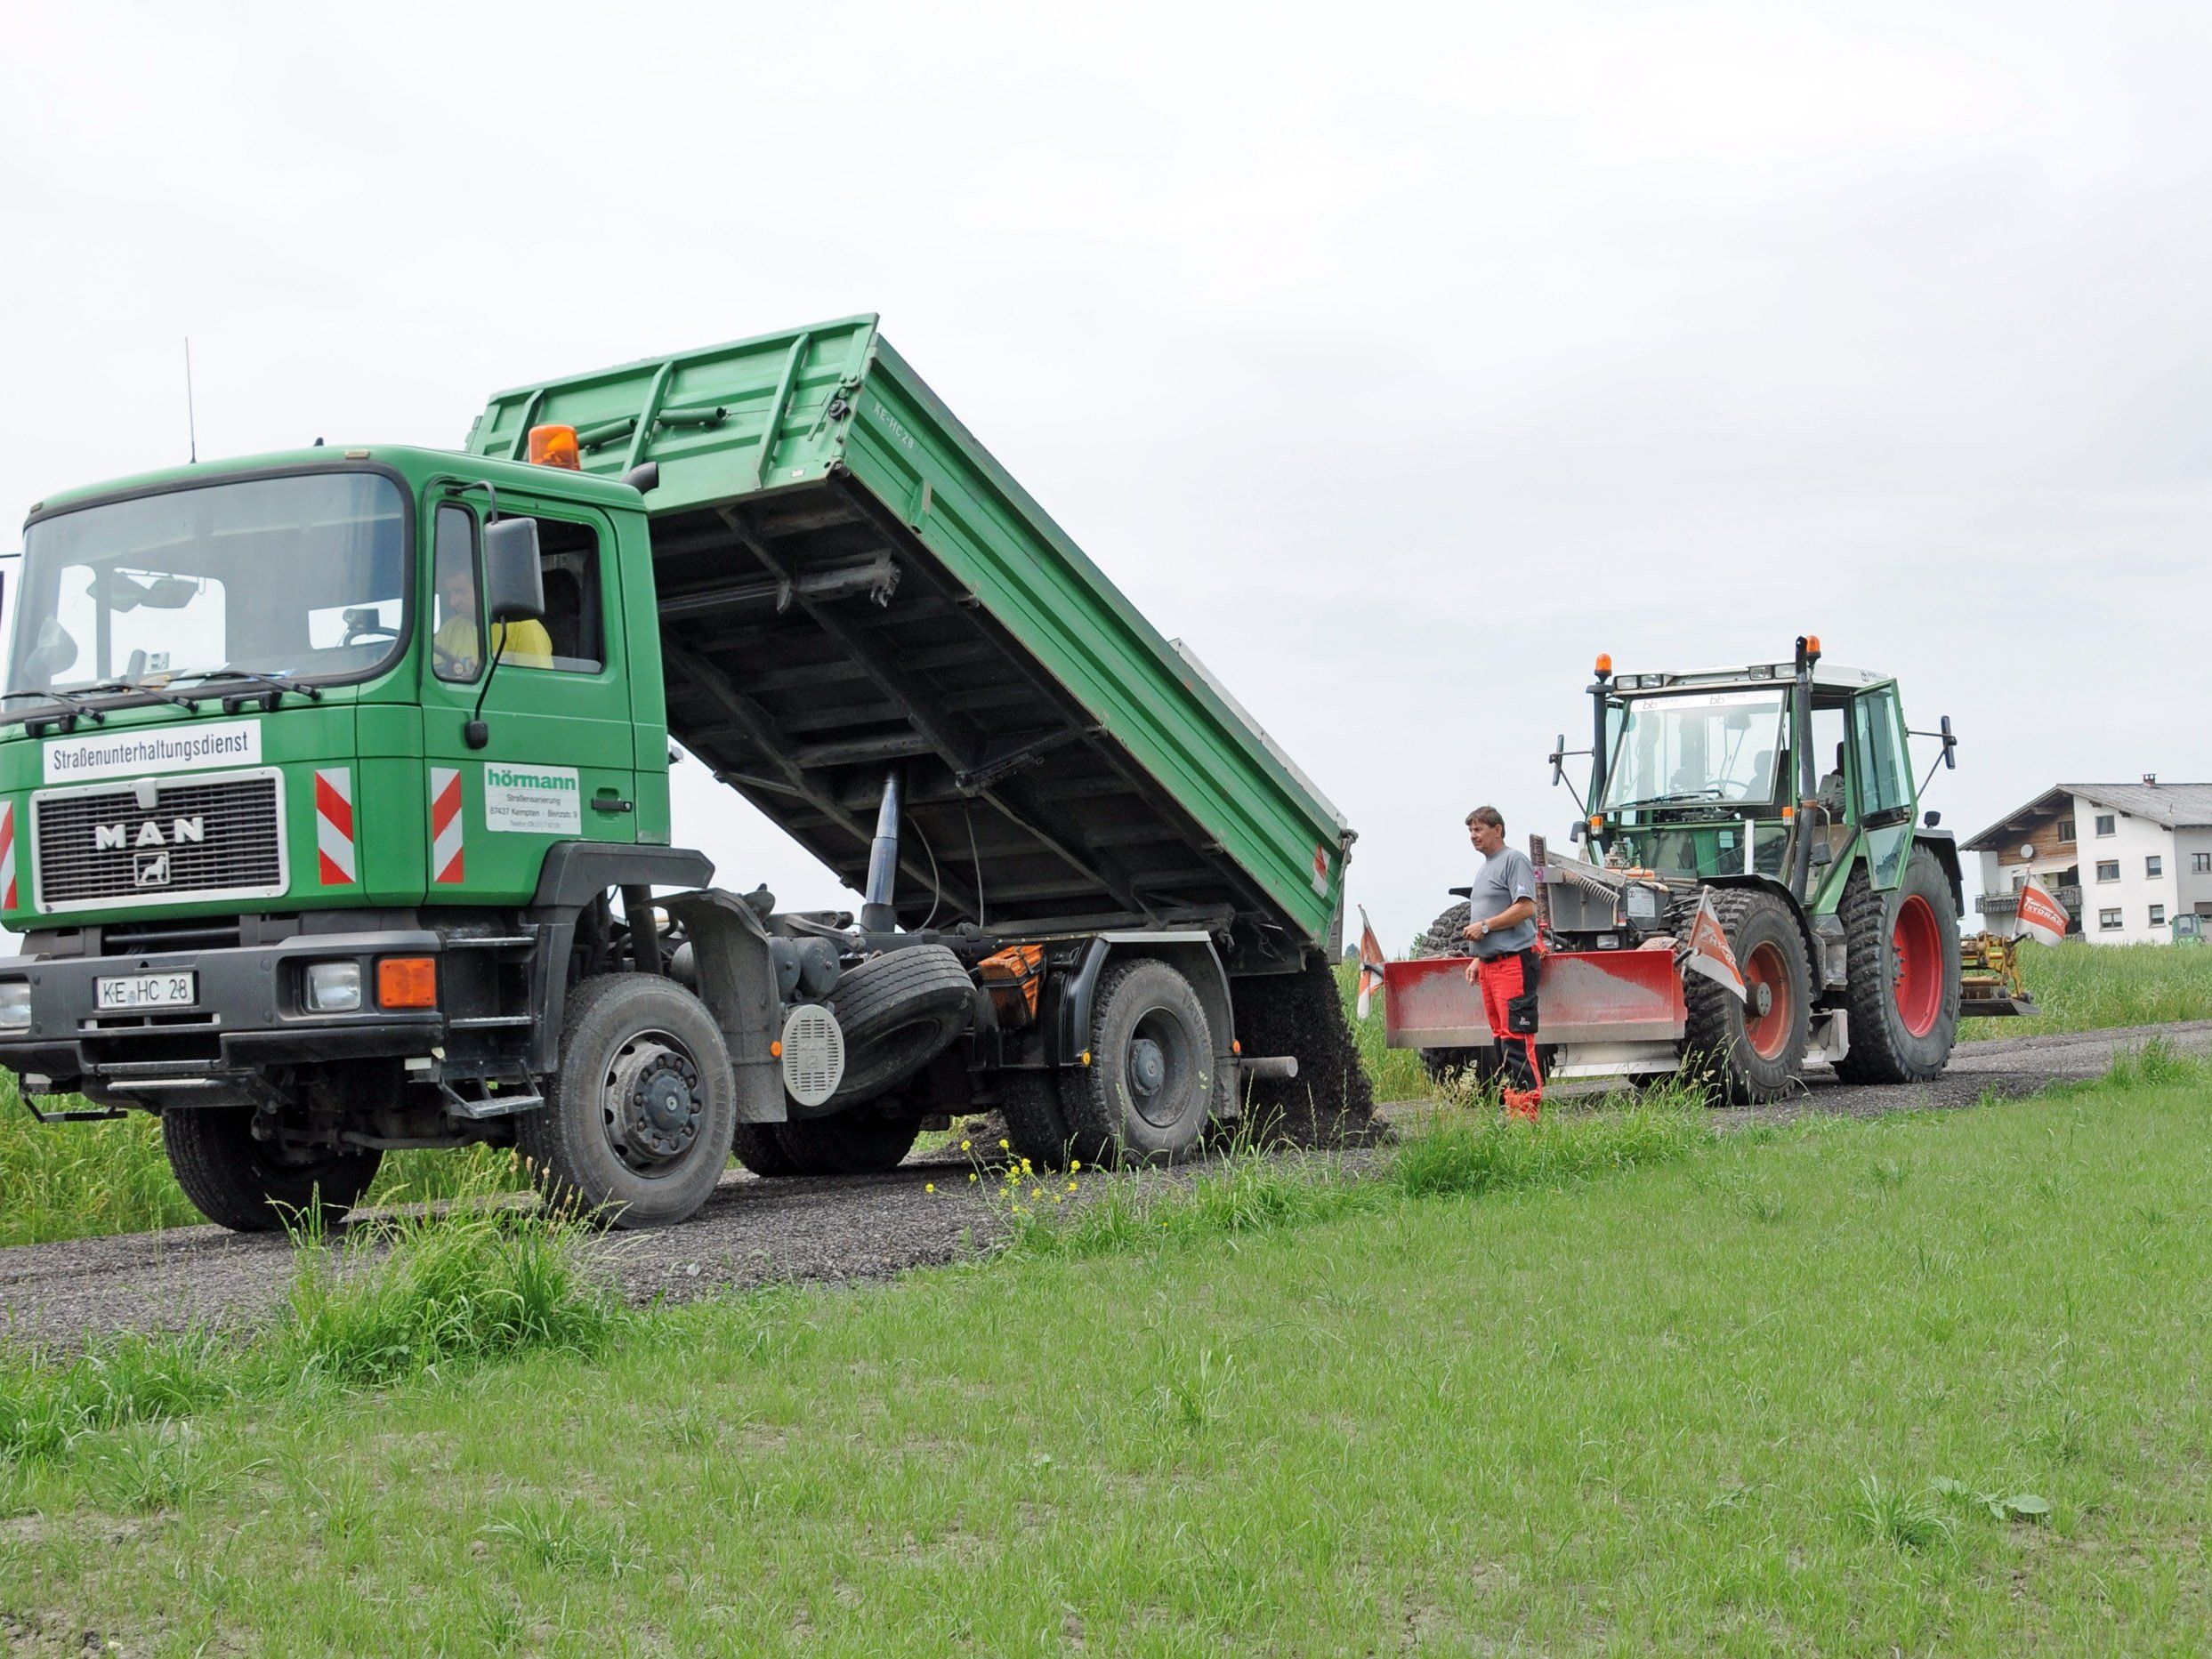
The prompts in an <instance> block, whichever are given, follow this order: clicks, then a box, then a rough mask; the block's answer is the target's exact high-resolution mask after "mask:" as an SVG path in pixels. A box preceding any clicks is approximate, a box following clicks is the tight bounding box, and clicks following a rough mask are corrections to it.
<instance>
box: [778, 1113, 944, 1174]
mask: <svg viewBox="0 0 2212 1659" xmlns="http://www.w3.org/2000/svg"><path fill="white" fill-rule="evenodd" d="M899 1104H900V1102H899V1101H898V1100H897V1099H895V1098H893V1099H888V1100H879V1101H875V1102H871V1103H870V1104H868V1105H866V1106H858V1107H853V1108H852V1110H851V1111H850V1112H840V1113H838V1114H837V1115H836V1116H835V1117H803V1118H793V1119H792V1120H791V1121H790V1122H789V1123H777V1124H775V1125H773V1127H774V1130H775V1133H776V1139H777V1140H779V1141H781V1142H782V1143H783V1149H784V1152H785V1155H786V1156H788V1157H789V1158H790V1160H791V1162H792V1163H793V1164H794V1165H795V1166H796V1168H797V1172H798V1173H800V1174H801V1175H880V1174H882V1173H883V1172H884V1171H886V1170H895V1169H897V1168H898V1167H899V1165H900V1164H902V1163H904V1162H905V1161H906V1156H907V1154H908V1153H909V1152H911V1151H913V1150H914V1140H915V1137H916V1136H917V1135H919V1134H920V1133H921V1132H922V1120H921V1118H920V1117H919V1116H918V1115H916V1114H914V1113H912V1112H908V1111H901V1110H886V1109H884V1108H885V1107H894V1108H895V1107H898V1106H899Z"/></svg>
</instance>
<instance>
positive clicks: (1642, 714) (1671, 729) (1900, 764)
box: [1554, 639, 1953, 901]
mask: <svg viewBox="0 0 2212 1659" xmlns="http://www.w3.org/2000/svg"><path fill="white" fill-rule="evenodd" d="M1610 667H1611V664H1610V663H1609V662H1607V661H1606V660H1605V659H1600V672H1599V673H1598V676H1597V679H1596V682H1595V683H1594V685H1592V687H1591V688H1590V693H1591V697H1592V699H1593V704H1594V721H1593V734H1592V749H1591V752H1590V755H1591V778H1590V795H1589V800H1588V802H1587V811H1586V817H1585V818H1584V821H1583V823H1582V825H1581V827H1580V833H1581V834H1582V835H1583V836H1586V837H1587V839H1588V840H1589V842H1590V843H1591V851H1592V856H1593V858H1594V859H1595V860H1597V861H1599V862H1602V863H1604V864H1606V865H1609V866H1614V867H1622V866H1629V867H1635V868H1641V869H1646V870H1650V871H1652V872H1654V873H1655V874H1659V875H1662V876H1666V877H1670V878H1675V879H1678V880H1686V881H1698V882H1709V881H1714V880H1716V879H1725V878H1728V877H1740V876H1764V877H1766V878H1767V879H1769V880H1771V881H1773V882H1779V883H1780V884H1782V885H1783V886H1785V887H1788V888H1789V889H1790V890H1792V891H1793V892H1794V893H1795V894H1796V896H1797V897H1798V898H1799V899H1800V900H1801V901H1804V900H1809V899H1811V898H1812V896H1813V895H1814V894H1816V893H1817V892H1818V891H1819V890H1820V889H1821V888H1822V887H1824V886H1826V885H1828V883H1829V881H1830V880H1831V879H1832V878H1834V877H1835V876H1837V875H1838V874H1840V873H1841V872H1842V871H1843V870H1845V868H1847V867H1848V866H1850V865H1851V864H1852V863H1853V858H1854V857H1855V855H1856V853H1857V851H1858V850H1859V845H1860V842H1861V837H1863V838H1864V847H1865V852H1866V854H1867V858H1868V861H1869V866H1871V871H1870V873H1871V875H1872V879H1873V885H1874V886H1875V888H1876V889H1877V890H1887V889H1890V888H1893V887H1894V886H1895V885H1896V883H1897V881H1898V878H1899V876H1900V874H1901V872H1902V868H1903V865H1904V860H1905V857H1906V855H1907V854H1908V853H1909V850H1910V848H1911V845H1912V842H1913V829H1912V825H1913V819H1914V817H1915V807H1916V803H1917V793H1918V792H1917V790H1916V789H1915V788H1914V786H1913V780H1912V775H1911V771H1910V764H1909V753H1908V750H1907V747H1906V741H1907V736H1908V734H1907V732H1906V729H1905V725H1904V719H1903V714H1902V712H1901V707H1900V704H1899V699H1898V690H1897V682H1896V681H1895V680H1894V679H1892V678H1890V677H1888V676H1885V675H1882V674H1877V673H1873V672H1869V671H1867V670H1864V669H1856V668H1841V667H1831V666H1829V665H1827V664H1823V663H1821V661H1820V642H1819V640H1812V639H1808V640H1805V641H1804V642H1803V643H1802V648H1801V650H1800V653H1799V656H1798V658H1797V660H1795V661H1791V662H1781V663H1754V664H1748V665H1747V666H1744V667H1741V668H1724V669H1713V670H1706V671H1702V672H1688V673H1634V674H1621V675H1619V676H1617V677H1616V676H1614V675H1612V674H1611V672H1610ZM1930 735H1931V736H1940V737H1942V742H1943V751H1942V759H1943V760H1944V761H1946V762H1949V761H1950V760H1951V749H1952V745H1953V740H1952V738H1951V736H1950V721H1948V720H1946V721H1944V722H1943V725H1942V731H1941V732H1940V733H1933V734H1930ZM1563 743H1564V740H1563V739H1562V747H1563ZM1560 759H1563V756H1558V757H1554V761H1555V766H1556V762H1557V761H1558V760H1560ZM1801 829H1802V830H1803V831H1804V834H1803V836H1802V838H1801V837H1800V834H1799V832H1800V830H1801ZM1801 857H1802V866H1803V868H1802V872H1800V869H1799V864H1800V858H1801Z"/></svg>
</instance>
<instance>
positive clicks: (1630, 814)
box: [1392, 638, 2028, 1101]
mask: <svg viewBox="0 0 2212 1659" xmlns="http://www.w3.org/2000/svg"><path fill="white" fill-rule="evenodd" d="M1611 668H1612V664H1611V659H1610V658H1607V657H1602V656H1601V657H1600V658H1599V659H1598V663H1597V675H1596V680H1595V682H1594V684H1593V685H1592V686H1591V687H1590V697H1591V703H1592V708H1593V725H1592V743H1591V746H1590V748H1588V749H1587V750H1577V751H1571V752H1570V751H1569V750H1568V749H1567V746H1566V738H1565V737H1563V736H1562V737H1561V738H1560V740H1559V743H1558V745H1557V747H1556V748H1555V749H1554V752H1553V753H1552V755H1551V763H1552V776H1553V782H1554V785H1556V784H1559V783H1562V782H1563V781H1565V779H1566V770H1565V767H1566V762H1567V761H1568V759H1569V758H1570V753H1571V754H1586V755H1588V756H1589V758H1590V789H1589V798H1588V799H1587V801H1583V800H1582V799H1581V798H1580V797H1579V796H1578V798H1577V804H1578V806H1579V807H1581V809H1582V817H1581V819H1580V821H1579V823H1578V825H1577V827H1576V830H1575V839H1576V840H1577V841H1578V842H1581V843H1582V851H1583V856H1582V857H1578V858H1572V857H1570V858H1565V859H1560V858H1547V857H1546V855H1545V852H1544V850H1543V847H1542V844H1541V842H1538V843H1537V845H1536V851H1537V862H1538V866H1539V875H1540V883H1539V895H1540V898H1539V911H1540V914H1541V919H1542V922H1543V925H1544V930H1545V935H1546V948H1547V950H1548V951H1550V952H1551V961H1552V965H1551V966H1550V967H1547V969H1546V975H1545V988H1544V992H1543V996H1542V1011H1541V1015H1540V1019H1541V1021H1542V1025H1541V1028H1540V1033H1539V1042H1545V1041H1546V1037H1547V1036H1548V1035H1549V1034H1552V1033H1554V1032H1556V1033H1557V1034H1558V1035H1557V1037H1556V1039H1555V1040H1553V1041H1551V1042H1549V1043H1548V1044H1547V1046H1548V1047H1549V1048H1550V1050H1551V1054H1550V1059H1551V1060H1552V1062H1553V1070H1552V1072H1551V1075H1553V1076H1554V1078H1556V1079H1559V1080H1562V1081H1563V1080H1568V1079H1571V1078H1578V1077H1592V1076H1603V1075H1651V1074H1655V1073H1671V1072H1676V1071H1680V1072H1683V1073H1686V1074H1689V1075H1697V1076H1700V1077H1702V1078H1704V1079H1706V1080H1707V1081H1709V1082H1710V1083H1713V1084H1714V1085H1715V1086H1716V1089H1717V1090H1718V1091H1719V1092H1720V1093H1722V1094H1723V1095H1724V1096H1725V1097H1726V1098H1728V1099H1734V1100H1740V1101H1763V1100H1771V1099H1777V1098H1779V1097H1780V1096H1783V1095H1786V1094H1788V1093H1790V1092H1792V1091H1795V1090H1796V1088H1797V1087H1798V1086H1799V1084H1800V1082H1801V1079H1802V1078H1803V1076H1804V1068H1805V1067H1806V1065H1807V1063H1808V1062H1812V1061H1825V1062H1827V1063H1829V1065H1831V1066H1832V1067H1834V1070H1835V1073H1836V1075H1837V1076H1838V1077H1840V1078H1842V1079H1844V1080H1845V1081H1847V1082H1853V1083H1916V1082H1924V1081H1925V1080H1927V1079H1929V1078H1932V1077H1934V1076H1936V1075H1938V1074H1940V1073H1941V1072H1942V1070H1943V1068H1944V1067H1945V1066H1946V1064H1947V1063H1948V1062H1949V1061H1950V1053H1951V1048H1952V1045H1953V1043H1955V1042H1956V1040H1957V1038H1958V1021H1959V1019H1960V1018H1961V1017H1962V1015H1993V1014H2005V1013H2014V1012H2019V1011H2022V1009H2023V1008H2024V1007H2026V1006H2028V1004H2027V1003H2026V999H2025V998H2024V996H2022V995H2014V993H2016V992H2017V990H2018V987H2016V986H2009V987H2008V986H2006V985H2005V984H2002V983H2000V982H1998V978H1996V977H1995V976H1989V975H1984V976H1982V977H1981V979H1976V978H1974V976H1966V975H1962V972H1961V957H1962V941H1961V939H1960V937H1959V929H1958V917H1959V911H1960V908H1961V905H1962V901H1963V897H1964V895H1963V889H1962V883H1961V881H1960V870H1959V862H1958V846H1957V843H1956V842H1954V840H1953V839H1952V837H1951V835H1950V832H1948V831H1944V830H1939V829H1938V828H1936V827H1935V825H1936V822H1937V815H1936V814H1935V813H1933V812H1930V813H1928V814H1927V815H1926V816H1925V819H1923V818H1922V817H1921V816H1920V813H1919V809H1918V797H1919V793H1920V789H1921V788H1924V787H1925V783H1926V781H1927V780H1926V779H1925V778H1923V779H1922V780H1921V783H1920V785H1918V786H1916V785H1915V783H1914V779H1913V776H1912V772H1911V769H1910V755H1909V749H1908V738H1909V737H1912V736H1920V737H1931V738H1934V739H1937V740H1938V741H1939V742H1940V744H1941V751H1940V753H1939V754H1938V755H1937V757H1936V764H1940V765H1944V766H1956V765H1957V763H1958V762H1957V760H1956V755H1955V751H1956V748H1957V739H1956V738H1955V737H1953V736H1952V733H1951V726H1950V719H1949V717H1948V716H1947V717H1945V718H1944V720H1943V721H1942V723H1941V726H1940V728H1939V729H1937V730H1935V731H1933V732H1922V733H1911V732H1909V731H1908V729H1907V728H1906V725H1905V718H1904V713H1903V709H1902V706H1901V703H1900V701H1899V697H1898V690H1897V682H1896V681H1895V680H1893V679H1892V678H1890V677H1888V676H1886V675H1883V674H1877V673H1869V672H1862V671H1861V670H1857V669H1845V668H1833V667H1829V666H1826V665H1824V664H1822V663H1821V660H1820V641H1819V640H1817V639H1813V638H1804V639H1800V640H1798V641H1797V643H1796V654H1795V656H1794V658H1793V659H1792V660H1791V661H1788V662H1783V663H1757V664H1750V665H1748V666H1747V667H1742V668H1729V669H1723V670H1717V671H1712V672H1696V673H1637V674H1620V675H1618V676H1616V675H1615V674H1614V673H1613V672H1611ZM1929 776H1930V777H1932V776H1933V767H1931V768H1930V773H1929ZM1701 918H1702V919H1703V924H1704V925H1703V928H1702V930H1701V928H1700V919H1701ZM1465 921H1466V906H1465V905H1459V906H1455V907H1454V908H1453V909H1451V910H1449V911H1447V912H1446V913H1445V914H1443V915H1441V916H1440V917H1438V918H1437V921H1436V922H1435V924H1434V925H1433V927H1432V928H1431V930H1430V931H1429V933H1428V934H1427V935H1426V936H1425V938H1424V940H1423V942H1422V946H1421V947H1420V948H1419V950H1418V951H1417V954H1419V955H1423V956H1434V957H1445V956H1449V957H1457V956H1459V955H1461V954H1463V953H1464V950H1465V946H1462V945H1460V944H1459V943H1458V938H1459V933H1458V930H1459V928H1460V927H1461V926H1463V925H1465ZM1714 921H1717V922H1718V923H1719V927H1720V930H1721V931H1722V932H1724V934H1725V938H1726V945H1727V952H1726V954H1732V956H1733V958H1734V962H1733V966H1734V968H1735V970H1736V974H1735V975H1733V976H1732V975H1730V974H1729V973H1728V972H1726V971H1725V969H1724V968H1722V969H1721V970H1719V971H1714V970H1713V969H1714V968H1715V966H1716V964H1715V962H1713V961H1712V959H1711V958H1712V955H1713V953H1711V952H1709V951H1707V952H1704V953H1701V952H1700V951H1699V948H1698V942H1699V938H1700V937H1701V936H1702V937H1703V938H1705V939H1706V940H1707V944H1708V945H1709V944H1710V943H1711V923H1712V922H1714ZM1667 945H1671V946H1673V947H1674V954H1675V962H1676V963H1677V964H1678V966H1679V969H1680V971H1679V972H1678V973H1677V974H1675V975H1673V976H1668V975H1666V974H1664V973H1662V972H1659V971H1655V970H1657V969H1658V964H1657V963H1656V962H1652V961H1651V958H1650V957H1649V956H1646V957H1645V960H1644V962H1640V963H1639V962H1631V961H1629V960H1628V959H1627V957H1625V956H1623V955H1621V954H1617V953H1637V952H1643V951H1648V950H1650V949H1651V948H1652V947H1653V946H1662V947H1663V946H1667ZM1436 966H1437V967H1439V968H1441V963H1438V964H1436ZM1429 977H1433V976H1429ZM1738 979H1740V987H1741V989H1740V991H1739V989H1738V987H1737V983H1736V981H1737V980H1738ZM1982 979H1987V980H1989V981H1990V982H1989V983H1988V984H1987V985H1983V984H1982V982H1981V981H1982ZM1675 981H1678V983H1679V992H1678V993H1677V992H1676V991H1675V988H1674V982H1675ZM1969 981H1972V983H1969ZM1646 982H1649V983H1648V984H1647V983H1646ZM1425 983H1426V980H1425V978H1424V976H1422V975H1420V974H1417V973H1412V972H1409V973H1408V974H1407V975H1406V988H1407V991H1408V995H1407V996H1406V997H1405V999H1404V1002H1405V1014H1404V1027H1405V1028H1404V1030H1403V1032H1402V1034H1399V1035H1393V1039H1392V1040H1393V1043H1399V1044H1400V1045H1401V1046H1409V1047H1413V1046H1418V1047H1421V1048H1422V1049H1423V1051H1424V1058H1425V1059H1426V1060H1428V1061H1429V1062H1430V1064H1431V1067H1432V1070H1440V1069H1441V1070H1449V1069H1451V1068H1454V1067H1459V1066H1469V1065H1471V1066H1473V1067H1476V1068H1477V1069H1478V1070H1480V1069H1481V1061H1482V1059H1485V1058H1487V1057H1486V1056H1485V1055H1483V1054H1482V1053H1481V1051H1479V1050H1471V1049H1466V1048H1450V1049H1447V1048H1444V1047H1441V1046H1433V1045H1434V1044H1436V1043H1437V1040H1438V1038H1439V1037H1440V1036H1442V1035H1445V1034H1447V1033H1449V1034H1450V1035H1451V1036H1452V1038H1453V1039H1454V1040H1456V1041H1457V1042H1461V1043H1464V1042H1466V1041H1468V1040H1470V1039H1472V1040H1474V1041H1476V1042H1480V1041H1481V1035H1483V1034H1480V1033H1476V1032H1473V1031H1472V1030H1471V1029H1470V1028H1469V1023H1468V1022H1467V1020H1466V1019H1465V1016H1463V1015H1457V1014H1454V1013H1452V1012H1451V1011H1449V1009H1448V1008H1446V1007H1445V1005H1444V1004H1443V1003H1442V1001H1441V998H1442V996H1443V994H1444V993H1443V987H1442V985H1441V982H1440V984H1439V987H1438V989H1437V991H1436V992H1435V993H1433V995H1435V996H1436V997H1437V998H1438V999H1439V1000H1438V1002H1437V1003H1436V1006H1435V1011H1434V1012H1433V1013H1432V1012H1428V1011H1425V1010H1424V1009H1423V1006H1422V1004H1421V1003H1420V1002H1419V1000H1418V995H1419V988H1420V987H1422V986H1425ZM1632 984H1633V985H1635V986H1637V987H1643V992H1641V993H1639V994H1640V995H1643V994H1647V993H1648V994H1649V995H1650V997H1651V999H1652V1000H1651V1001H1649V1002H1648V1003H1646V1004H1644V1005H1641V1006H1638V1007H1635V1008H1633V1009H1632V1008H1630V1007H1629V1006H1628V1005H1627V1003H1624V1002H1623V1000H1622V998H1623V996H1624V995H1625V991H1626V987H1630V986H1631V985H1632ZM1662 1002H1665V1003H1671V1017H1670V1015H1669V1011H1668V1010H1667V1009H1666V1008H1663V1007H1662V1006H1661V1005H1660V1004H1661V1003H1662ZM1393 1018H1395V1015H1394V1016H1393ZM1455 1020H1457V1021H1458V1022H1459V1023H1458V1024H1457V1025H1455V1024H1454V1021H1455ZM1424 1028H1425V1029H1424Z"/></svg>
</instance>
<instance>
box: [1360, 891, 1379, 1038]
mask: <svg viewBox="0 0 2212 1659" xmlns="http://www.w3.org/2000/svg"><path fill="white" fill-rule="evenodd" d="M1382 988H1383V947H1382V946H1381V945H1380V944H1378V943H1377V942H1376V938H1375V924H1374V923H1373V922H1369V921H1368V919H1367V906H1365V905H1361V906H1360V1019H1366V1018H1367V1011H1368V1006H1369V1004H1370V1003H1372V1002H1373V1001H1374V998H1375V994H1376V992H1377V991H1379V990H1381V989H1382Z"/></svg>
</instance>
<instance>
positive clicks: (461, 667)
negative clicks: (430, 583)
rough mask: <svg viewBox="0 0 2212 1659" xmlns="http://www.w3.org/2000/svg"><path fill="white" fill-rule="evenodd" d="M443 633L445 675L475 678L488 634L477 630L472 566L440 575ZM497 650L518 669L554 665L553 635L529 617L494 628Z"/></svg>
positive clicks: (436, 648)
mask: <svg viewBox="0 0 2212 1659" xmlns="http://www.w3.org/2000/svg"><path fill="white" fill-rule="evenodd" d="M438 614H439V617H440V621H439V624H438V632H437V633H436V634H435V635H434V636H433V637H432V641H431V649H432V653H433V654H434V655H435V656H436V657H437V659H438V664H437V665H438V672H439V675H440V678H442V679H446V680H473V679H475V678H476V670H477V666H478V663H477V652H478V651H479V650H480V648H481V645H480V640H481V637H482V636H481V634H480V632H479V630H478V628H477V616H476V572H475V571H474V570H473V569H472V568H470V567H469V566H467V565H465V564H453V565H448V566H447V568H445V569H443V570H441V571H440V572H439V573H438ZM491 648H492V649H493V650H494V651H496V652H497V653H498V656H499V660H500V661H501V662H503V663H510V664H513V665H514V666H515V667H517V668H551V667H552V666H553V636H552V635H551V634H549V633H547V632H545V624H544V623H541V622H536V621H533V620H531V619H529V618H527V617H525V618H522V619H521V620H519V621H515V622H495V623H494V624H492V625H491Z"/></svg>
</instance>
